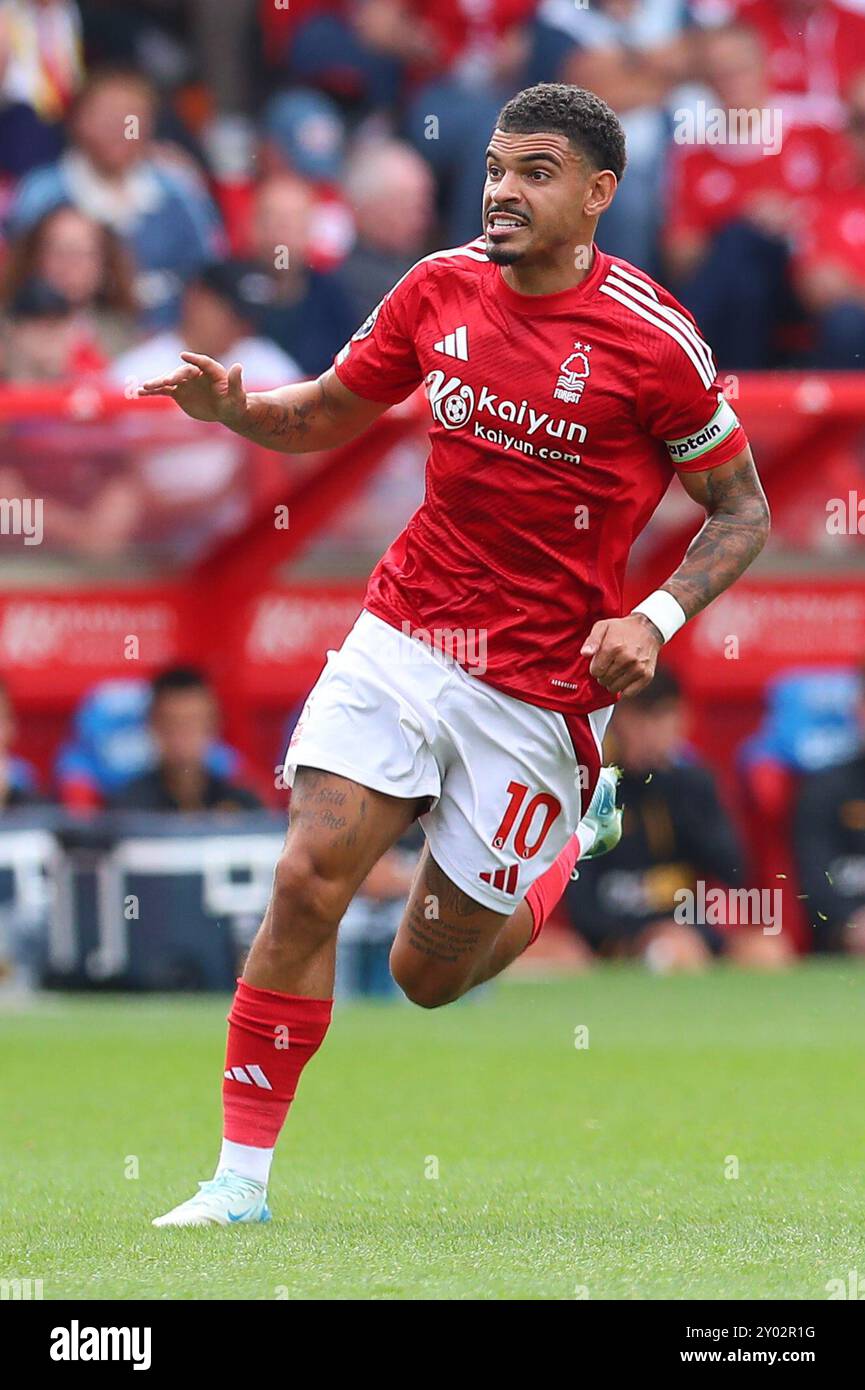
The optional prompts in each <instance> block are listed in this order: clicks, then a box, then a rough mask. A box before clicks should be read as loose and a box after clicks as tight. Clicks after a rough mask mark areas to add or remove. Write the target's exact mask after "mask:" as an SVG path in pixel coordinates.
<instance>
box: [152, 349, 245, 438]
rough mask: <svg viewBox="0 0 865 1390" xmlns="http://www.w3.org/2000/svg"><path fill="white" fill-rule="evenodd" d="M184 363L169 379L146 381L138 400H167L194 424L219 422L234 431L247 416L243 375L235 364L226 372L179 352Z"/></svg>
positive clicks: (207, 360)
mask: <svg viewBox="0 0 865 1390" xmlns="http://www.w3.org/2000/svg"><path fill="white" fill-rule="evenodd" d="M180 356H181V358H182V359H183V361H184V363H185V364H186V365H185V366H183V367H178V368H177V371H176V372H172V373H171V374H170V375H168V376H158V377H154V378H153V379H152V380H151V381H145V382H144V384H143V386H141V388H140V390H139V393H138V394H139V395H140V396H170V397H171V398H172V399H173V400H175V401H176V402H177V404H178V405H179V406H180V408H181V410H185V411H186V414H187V415H191V416H192V418H193V420H218V421H219V422H220V423H221V424H223V425H228V426H229V428H236V427H237V425H239V424H240V423H241V421H242V420H243V419H244V417H245V415H246V409H247V405H246V392H245V390H244V389H243V371H242V368H241V366H240V363H239V362H235V364H234V366H233V367H230V368H229V369H228V371H226V370H225V368H224V367H223V365H222V363H221V362H215V361H214V360H213V358H212V357H205V356H204V354H203V353H200V352H182V353H181V354H180Z"/></svg>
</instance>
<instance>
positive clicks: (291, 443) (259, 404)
mask: <svg viewBox="0 0 865 1390" xmlns="http://www.w3.org/2000/svg"><path fill="white" fill-rule="evenodd" d="M316 385H317V387H318V399H317V400H305V401H291V402H283V401H267V400H262V399H261V398H260V397H259V398H258V399H257V400H256V401H255V408H254V411H253V415H252V419H251V420H250V421H249V423H248V424H247V425H244V426H243V427H242V428H240V429H238V431H237V433H238V434H242V435H243V436H244V437H245V438H246V439H251V440H252V441H253V442H254V443H256V444H264V445H265V446H266V445H268V444H277V445H278V446H279V447H280V448H281V449H283V450H285V451H286V452H289V453H290V452H292V451H296V452H298V453H302V452H303V450H304V449H305V448H308V447H309V435H310V433H311V431H312V429H313V427H314V426H315V425H316V424H317V423H318V422H319V420H320V419H321V416H322V415H325V416H329V415H330V411H329V403H328V399H327V393H326V391H325V389H324V385H323V384H322V382H320V381H319V382H317V383H316Z"/></svg>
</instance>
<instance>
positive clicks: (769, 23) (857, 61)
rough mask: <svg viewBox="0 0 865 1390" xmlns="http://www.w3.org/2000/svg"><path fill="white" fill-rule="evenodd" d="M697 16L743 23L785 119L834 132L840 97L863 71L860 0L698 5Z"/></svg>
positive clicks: (719, 0)
mask: <svg viewBox="0 0 865 1390" xmlns="http://www.w3.org/2000/svg"><path fill="white" fill-rule="evenodd" d="M695 10H696V17H697V19H700V18H702V17H705V18H707V19H708V20H709V21H710V22H714V21H717V20H721V21H729V20H731V19H735V20H741V21H742V22H743V23H745V24H748V25H749V26H750V27H751V28H753V29H754V30H756V32H757V33H758V34H759V35H760V37H761V38H762V40H763V45H764V49H765V53H766V80H767V86H768V89H769V91H770V92H771V93H772V96H773V98H775V99H776V100H778V101H779V104H780V106H781V109H782V110H783V111H784V115H785V117H787V118H789V119H790V120H792V121H797V122H801V123H802V124H804V125H815V124H817V125H826V126H830V127H834V128H835V129H838V128H839V127H840V126H841V125H842V123H843V119H844V98H845V95H846V92H847V90H848V88H849V86H850V83H851V82H852V80H853V78H854V77H855V76H856V74H857V73H858V72H861V71H862V69H863V68H865V7H863V5H862V4H861V0H697V3H696V6H695Z"/></svg>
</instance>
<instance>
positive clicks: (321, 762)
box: [283, 747, 441, 801]
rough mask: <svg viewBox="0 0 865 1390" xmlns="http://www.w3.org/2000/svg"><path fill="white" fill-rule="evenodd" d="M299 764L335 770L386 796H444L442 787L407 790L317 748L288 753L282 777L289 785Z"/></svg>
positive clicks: (415, 797)
mask: <svg viewBox="0 0 865 1390" xmlns="http://www.w3.org/2000/svg"><path fill="white" fill-rule="evenodd" d="M299 767H309V768H313V769H314V770H315V771H317V772H332V773H333V775H334V776H335V777H347V778H348V779H349V781H351V782H357V783H358V785H359V786H361V787H366V788H367V789H368V790H369V791H372V792H381V793H382V794H383V795H384V796H396V797H399V798H400V800H402V801H415V800H417V798H418V797H421V796H430V797H432V798H433V799H434V801H437V800H438V798H439V797H440V796H441V787H440V786H432V787H426V786H424V785H421V787H420V788H419V789H418V790H416V791H415V790H411V791H406V790H405V789H404V788H403V787H401V786H400V787H397V786H395V784H394V783H393V782H389V781H388V780H387V778H385V777H377V776H376V775H375V773H374V772H369V771H368V770H367V769H366V768H362V767H357V766H354V765H352V764H351V763H348V762H344V761H343V760H342V759H341V758H335V757H334V756H333V754H332V753H323V752H317V751H316V750H315V748H310V749H309V750H308V751H304V750H303V748H302V747H299V751H298V753H297V754H293V755H292V757H291V759H289V758H288V757H286V759H285V762H284V763H283V781H284V782H285V785H286V786H287V787H293V786H294V774H295V773H296V771H297V769H298V768H299Z"/></svg>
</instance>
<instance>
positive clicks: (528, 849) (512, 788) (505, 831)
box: [492, 782, 562, 859]
mask: <svg viewBox="0 0 865 1390" xmlns="http://www.w3.org/2000/svg"><path fill="white" fill-rule="evenodd" d="M528 794H529V789H528V787H527V786H526V785H525V783H524V782H508V795H509V797H510V801H509V802H508V806H507V810H506V811H505V814H504V815H503V816H502V820H501V824H500V825H499V828H498V830H497V831H496V832H495V834H494V835H493V840H492V843H493V849H504V847H505V845H506V844H507V841H508V838H509V836H510V834H511V831H513V834H514V839H513V843H514V850H515V851H516V853H517V854H518V855H519V857H520V859H531V858H533V856H534V855H536V854H537V853H538V850H539V849H540V848H541V846H542V845H543V843H544V840H545V839H546V838H547V836H548V835H549V833H550V830H551V829H552V827H553V824H554V822H555V820H556V818H557V816H558V815H559V813H560V812H561V809H562V804H561V802H560V801H559V800H558V798H557V797H555V796H553V795H552V794H551V793H550V792H537V793H536V794H535V796H533V797H532V799H531V800H530V801H529V803H528V805H525V804H524V803H525V800H526V797H527V796H528ZM538 812H541V815H542V819H541V822H540V828H537V826H536V824H535V823H536V821H537V817H538ZM533 833H534V836H535V838H534V839H531V838H530V837H531V835H532V834H533Z"/></svg>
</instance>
